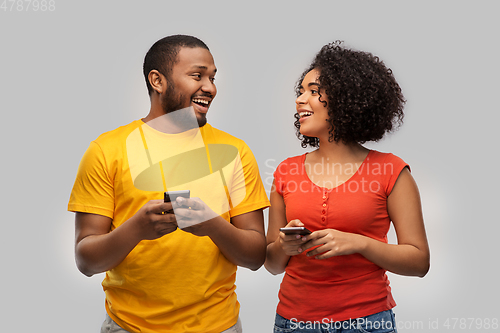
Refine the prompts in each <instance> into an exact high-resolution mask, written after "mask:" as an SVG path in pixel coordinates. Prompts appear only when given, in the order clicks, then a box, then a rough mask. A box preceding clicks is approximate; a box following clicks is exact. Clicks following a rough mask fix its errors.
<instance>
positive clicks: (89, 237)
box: [75, 200, 177, 276]
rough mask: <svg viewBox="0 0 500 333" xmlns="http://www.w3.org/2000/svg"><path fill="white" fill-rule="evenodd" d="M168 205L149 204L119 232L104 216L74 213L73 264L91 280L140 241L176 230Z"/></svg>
mask: <svg viewBox="0 0 500 333" xmlns="http://www.w3.org/2000/svg"><path fill="white" fill-rule="evenodd" d="M170 209H172V204H171V203H164V202H163V200H151V201H149V202H148V203H146V204H145V205H144V206H143V207H142V208H141V209H139V211H137V213H136V214H135V215H134V216H132V217H131V218H130V219H128V220H127V221H125V222H124V223H123V224H122V225H120V226H119V227H118V228H116V229H114V230H113V231H110V230H111V223H112V221H113V220H112V219H111V218H109V217H106V216H103V215H96V214H88V213H80V212H77V213H76V216H75V260H76V265H77V267H78V269H79V270H80V272H82V273H83V274H85V275H86V276H92V275H94V274H97V273H102V272H105V271H107V270H110V269H112V268H114V267H116V266H118V264H120V263H121V262H122V261H123V259H125V257H126V256H127V255H128V254H129V253H130V251H132V250H133V249H134V247H135V246H136V245H137V244H138V243H139V242H140V241H141V240H143V239H156V238H159V237H162V236H163V235H166V234H168V233H170V232H173V231H175V230H176V229H177V224H176V221H175V215H174V214H162V212H165V211H168V210H170Z"/></svg>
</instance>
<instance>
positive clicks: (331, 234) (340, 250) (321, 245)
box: [302, 229, 364, 259]
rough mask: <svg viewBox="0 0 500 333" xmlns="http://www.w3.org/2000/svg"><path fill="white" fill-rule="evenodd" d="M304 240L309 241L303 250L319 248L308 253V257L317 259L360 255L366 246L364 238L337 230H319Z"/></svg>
mask: <svg viewBox="0 0 500 333" xmlns="http://www.w3.org/2000/svg"><path fill="white" fill-rule="evenodd" d="M304 238H305V239H306V240H307V241H306V243H305V244H303V246H302V250H303V251H306V250H308V249H310V248H313V247H315V246H317V247H316V248H315V249H313V250H311V251H309V252H307V256H308V257H313V256H314V257H315V258H316V259H327V258H331V257H334V256H343V255H348V254H354V253H359V252H360V251H361V250H362V248H363V246H364V245H363V236H361V235H358V234H352V233H348V232H342V231H338V230H335V229H323V230H318V231H315V232H313V233H311V234H310V235H308V236H304Z"/></svg>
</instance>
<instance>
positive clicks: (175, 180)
mask: <svg viewBox="0 0 500 333" xmlns="http://www.w3.org/2000/svg"><path fill="white" fill-rule="evenodd" d="M165 190H169V191H173V190H190V191H191V197H199V198H200V199H202V200H203V201H204V202H205V203H207V204H208V205H209V206H210V208H212V210H214V211H216V212H217V213H218V214H219V215H221V216H223V217H224V218H225V219H226V220H227V221H228V222H230V218H231V217H232V216H237V215H240V214H243V213H247V212H250V211H254V210H258V209H262V208H266V207H269V201H268V198H267V195H266V193H265V190H264V187H263V185H262V181H261V178H260V175H259V170H258V166H257V163H256V161H255V158H254V156H253V154H252V152H251V151H250V149H249V148H248V146H247V145H246V144H245V143H244V142H243V141H242V140H240V139H237V138H235V137H233V136H231V135H229V134H227V133H225V132H222V131H220V130H217V129H215V128H213V127H212V126H210V125H209V124H206V125H205V126H203V127H201V128H196V129H193V130H189V131H187V132H184V133H180V134H165V133H163V132H160V131H157V130H155V129H154V128H152V127H150V126H148V124H145V123H144V122H143V121H142V120H137V121H134V122H132V123H131V124H129V125H126V126H122V127H120V128H118V129H116V130H114V131H111V132H107V133H104V134H102V135H101V136H99V137H98V138H97V139H96V140H95V141H93V142H92V143H91V144H90V146H89V148H88V149H87V151H86V152H85V154H84V156H83V158H82V161H81V163H80V166H79V169H78V174H77V177H76V181H75V184H74V187H73V191H72V192H71V197H70V201H69V204H68V210H70V211H75V212H85V213H93V214H99V215H104V216H107V217H110V218H112V219H113V222H112V226H111V230H114V229H115V228H118V227H119V226H120V225H121V224H122V223H123V222H124V221H126V220H128V219H129V218H130V217H132V216H133V215H134V214H135V213H136V212H137V211H138V210H139V209H140V208H141V207H142V206H143V205H144V204H145V203H147V202H148V201H149V200H153V199H163V192H164V191H165ZM235 278H236V266H235V265H234V264H232V263H231V262H229V261H228V260H227V259H226V258H225V257H224V255H223V254H222V253H221V252H220V251H219V249H218V247H217V246H216V245H215V244H214V243H213V242H212V241H211V240H210V238H209V237H198V236H194V235H192V234H190V233H187V232H184V231H182V230H180V229H177V230H176V231H174V232H172V233H170V234H167V235H165V236H163V237H161V238H159V239H156V240H151V241H149V240H144V241H141V242H140V243H139V244H138V245H137V246H136V247H135V248H134V250H132V251H131V252H130V253H129V255H128V256H127V257H126V258H125V259H124V260H123V261H122V262H121V263H120V264H119V265H118V266H117V267H115V268H113V269H112V270H110V271H108V272H106V277H105V279H104V281H103V283H102V285H103V288H104V291H105V294H106V309H107V312H108V314H109V315H110V317H111V318H112V319H113V320H115V321H116V322H117V323H118V324H119V325H120V326H121V327H123V328H124V329H126V330H128V331H131V332H151V333H153V332H154V333H158V332H205V333H209V332H221V331H223V330H225V329H227V328H229V327H231V326H232V325H234V324H235V323H236V321H237V318H238V314H239V303H238V301H237V299H236V294H235V288H236V286H235V285H234V282H235Z"/></svg>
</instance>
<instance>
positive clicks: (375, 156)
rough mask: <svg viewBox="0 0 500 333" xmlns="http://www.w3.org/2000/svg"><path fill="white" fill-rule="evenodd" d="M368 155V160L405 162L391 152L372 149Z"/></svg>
mask: <svg viewBox="0 0 500 333" xmlns="http://www.w3.org/2000/svg"><path fill="white" fill-rule="evenodd" d="M368 157H369V160H370V162H385V163H396V162H397V163H405V162H404V160H403V159H402V158H401V157H399V156H397V155H394V154H393V153H386V152H381V151H378V150H373V149H372V150H370V153H369V156H368Z"/></svg>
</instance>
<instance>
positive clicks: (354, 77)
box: [294, 41, 406, 148]
mask: <svg viewBox="0 0 500 333" xmlns="http://www.w3.org/2000/svg"><path fill="white" fill-rule="evenodd" d="M313 69H316V70H318V71H319V78H318V81H319V85H320V89H321V90H320V91H321V92H322V93H325V94H326V96H327V98H328V103H327V108H328V115H329V119H328V122H329V123H330V131H329V133H330V137H329V141H330V142H331V141H336V142H339V141H342V142H343V143H345V144H350V143H365V142H367V141H378V140H380V139H382V137H383V136H384V134H385V133H386V132H390V131H392V130H394V129H396V128H397V127H399V126H400V125H401V124H402V123H403V117H404V113H403V107H404V104H405V102H406V101H405V99H404V97H403V94H402V92H401V88H400V87H399V84H398V83H397V82H396V79H395V78H394V76H393V75H392V71H391V69H389V68H387V67H386V66H385V64H384V63H383V62H382V61H381V60H380V59H379V58H378V57H376V56H374V55H372V54H371V53H368V52H361V51H355V50H350V49H347V48H345V47H344V46H343V45H342V42H341V41H336V42H334V43H330V44H327V45H325V46H323V48H322V49H321V50H320V51H319V53H318V54H317V55H316V57H315V59H314V61H313V62H312V64H311V65H310V66H309V68H308V69H307V70H306V71H304V73H303V74H302V76H301V77H300V79H299V80H298V81H297V84H296V87H295V92H296V94H297V96H299V95H300V87H301V85H302V81H303V80H304V77H305V76H306V74H307V73H308V72H310V71H311V70H313ZM320 100H321V95H320ZM299 118H300V117H299V115H298V114H295V119H296V120H295V123H294V125H295V127H296V131H297V132H296V134H297V137H298V138H299V139H300V140H301V141H302V142H301V146H302V147H303V148H306V147H307V146H308V145H309V146H311V147H319V139H318V138H316V137H308V136H304V135H302V134H301V133H300V122H299Z"/></svg>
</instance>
